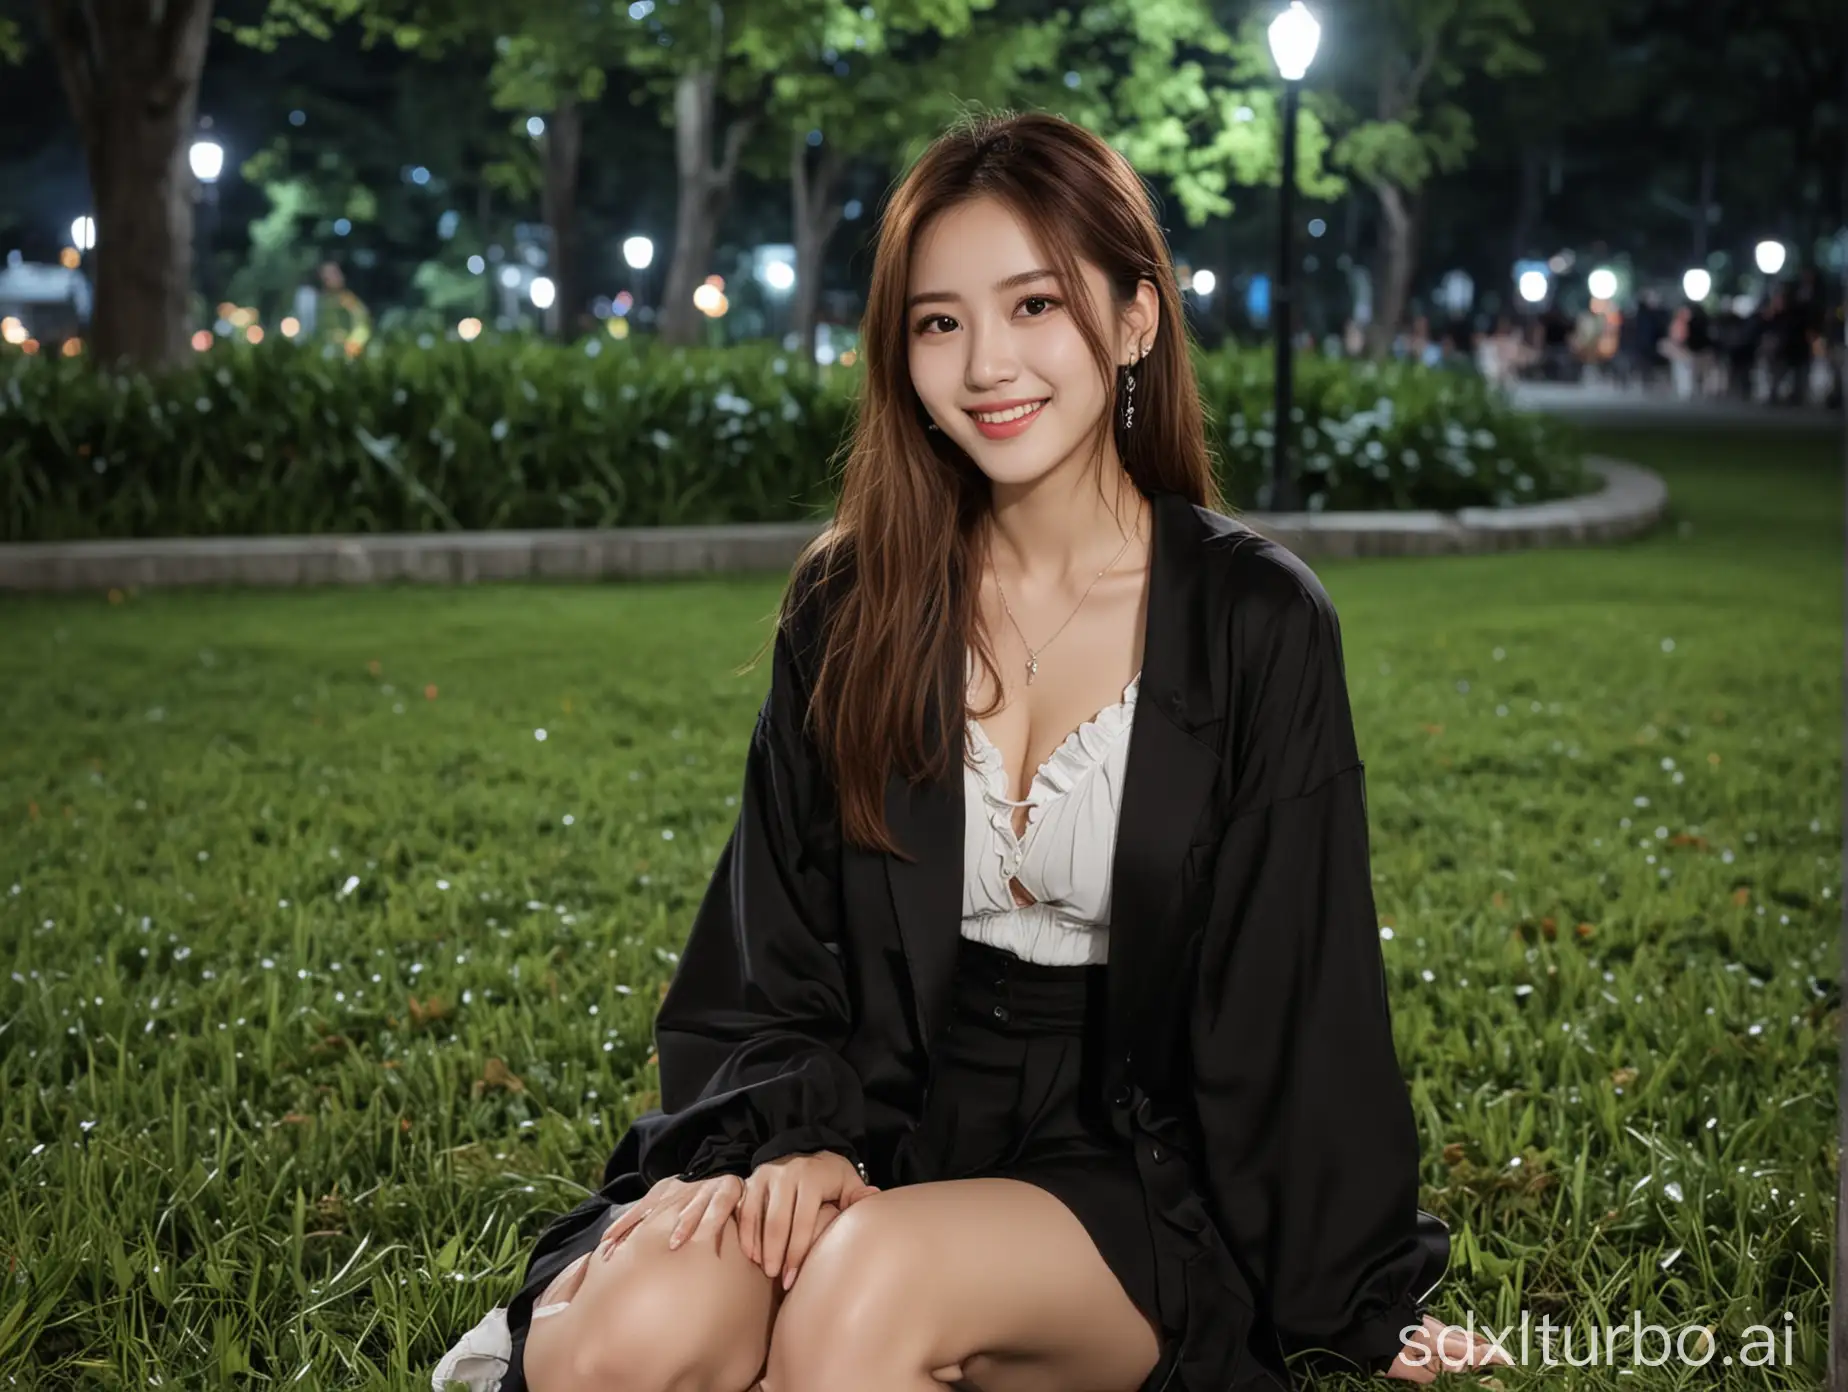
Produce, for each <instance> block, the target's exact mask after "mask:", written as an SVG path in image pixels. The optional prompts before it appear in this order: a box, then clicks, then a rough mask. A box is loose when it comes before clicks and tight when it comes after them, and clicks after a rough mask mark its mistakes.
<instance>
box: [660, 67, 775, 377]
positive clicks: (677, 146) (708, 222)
mask: <svg viewBox="0 0 1848 1392" xmlns="http://www.w3.org/2000/svg"><path fill="white" fill-rule="evenodd" d="M717 123H718V75H717V74H716V73H714V72H710V71H706V72H689V73H687V74H685V75H684V76H683V77H681V79H680V81H679V83H678V84H677V85H676V87H675V89H674V157H675V163H676V165H677V166H678V169H679V177H680V190H679V197H678V199H677V204H676V211H675V218H674V254H673V258H672V260H671V261H670V262H669V264H668V268H667V284H666V288H665V289H663V291H662V293H661V307H660V320H659V322H660V325H661V341H662V342H663V343H666V344H668V345H670V346H672V347H679V348H685V347H690V346H692V345H693V344H694V343H696V342H698V341H699V326H700V322H701V318H702V316H701V314H700V312H699V310H698V309H696V308H695V307H694V305H693V291H694V290H695V289H696V288H697V287H698V286H699V285H700V283H701V282H703V281H704V280H705V278H706V274H707V271H706V267H707V265H708V264H709V263H710V261H711V259H712V244H713V242H714V241H715V240H716V239H717V236H718V231H719V219H720V218H722V217H723V216H724V214H725V204H726V201H727V200H728V199H729V198H730V196H731V188H732V179H733V176H734V175H735V174H736V173H737V170H738V156H739V155H740V154H741V153H742V152H743V150H744V142H745V140H746V139H747V138H749V136H750V133H751V127H752V126H753V125H754V124H755V123H754V121H753V120H751V119H748V118H740V119H738V120H734V121H732V122H730V123H729V124H728V125H727V126H726V128H725V153H724V154H723V156H721V158H720V160H719V162H718V163H717V164H716V165H715V164H714V163H713V162H712V135H713V129H714V127H715V126H716V125H717Z"/></svg>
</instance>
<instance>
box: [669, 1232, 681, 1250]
mask: <svg viewBox="0 0 1848 1392" xmlns="http://www.w3.org/2000/svg"><path fill="white" fill-rule="evenodd" d="M679 1245H680V1234H679V1233H675V1234H674V1235H673V1236H672V1237H670V1238H668V1240H667V1250H668V1251H670V1252H671V1251H673V1250H674V1249H675V1248H676V1247H678V1246H679Z"/></svg>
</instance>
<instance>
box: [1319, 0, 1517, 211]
mask: <svg viewBox="0 0 1848 1392" xmlns="http://www.w3.org/2000/svg"><path fill="white" fill-rule="evenodd" d="M1538 4H1539V0H1393V3H1391V4H1386V5H1382V6H1377V7H1371V8H1369V9H1368V10H1366V11H1365V12H1364V13H1362V14H1354V15H1353V16H1352V17H1353V18H1354V19H1355V21H1356V22H1357V24H1358V25H1359V28H1358V30H1357V31H1356V32H1350V33H1344V34H1343V36H1342V38H1343V41H1344V42H1346V43H1348V44H1350V45H1353V46H1354V47H1355V48H1356V49H1358V50H1361V51H1364V52H1366V53H1368V54H1370V55H1372V56H1371V59H1370V61H1365V62H1362V63H1361V64H1359V65H1358V66H1353V67H1350V68H1349V76H1348V77H1347V78H1346V80H1345V81H1344V82H1340V83H1338V84H1337V85H1336V86H1335V88H1334V89H1333V90H1331V91H1325V92H1322V93H1319V94H1318V96H1317V99H1316V102H1315V105H1317V106H1318V107H1319V108H1320V109H1321V110H1322V111H1323V112H1324V113H1325V114H1326V115H1327V118H1328V120H1329V121H1330V123H1331V124H1333V125H1335V126H1337V127H1338V128H1340V129H1341V131H1342V134H1341V136H1340V138H1339V139H1338V140H1337V141H1336V142H1335V145H1334V149H1333V150H1332V152H1331V154H1330V158H1331V159H1332V161H1333V162H1334V163H1335V164H1336V165H1337V166H1338V167H1340V168H1342V169H1345V170H1349V171H1351V172H1352V173H1353V174H1354V175H1355V176H1356V177H1357V178H1359V179H1361V180H1363V181H1364V182H1366V183H1369V184H1375V185H1379V184H1387V185H1392V186H1394V187H1397V188H1401V189H1406V190H1411V189H1416V188H1418V187H1420V186H1421V185H1422V184H1424V183H1425V181H1426V180H1428V179H1430V178H1431V177H1432V175H1434V174H1437V173H1451V172H1454V171H1456V170H1458V169H1461V168H1462V167H1463V165H1464V163H1465V162H1466V160H1467V159H1468V157H1469V153H1470V151H1471V150H1472V149H1473V148H1474V146H1475V133H1474V128H1473V125H1472V123H1471V120H1470V116H1469V113H1468V112H1467V111H1465V110H1464V109H1463V108H1462V107H1461V106H1458V105H1456V104H1455V103H1453V102H1451V101H1449V100H1447V96H1448V94H1450V93H1453V92H1454V91H1456V89H1457V88H1459V87H1460V86H1461V85H1462V84H1463V81H1464V79H1465V77H1466V76H1467V75H1468V74H1470V73H1472V72H1480V73H1483V74H1486V75H1487V76H1490V77H1493V78H1509V77H1514V76H1517V75H1522V74H1529V73H1533V72H1535V71H1537V70H1538V69H1539V68H1540V66H1541V61H1540V58H1539V56H1538V55H1537V54H1536V53H1535V52H1534V50H1533V48H1532V47H1531V46H1530V45H1529V42H1528V39H1529V36H1530V35H1531V34H1532V33H1533V31H1534V22H1533V17H1532V14H1531V13H1530V11H1531V10H1533V9H1534V8H1536V7H1537V5H1538ZM1363 113H1364V114H1363Z"/></svg>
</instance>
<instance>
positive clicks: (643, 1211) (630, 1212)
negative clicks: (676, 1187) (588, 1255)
mask: <svg viewBox="0 0 1848 1392" xmlns="http://www.w3.org/2000/svg"><path fill="white" fill-rule="evenodd" d="M652 1211H653V1210H651V1209H649V1208H648V1207H647V1206H646V1205H645V1204H644V1203H643V1202H642V1201H641V1200H639V1199H638V1200H637V1201H636V1202H634V1203H632V1204H630V1205H629V1206H628V1207H627V1208H626V1209H624V1210H623V1211H622V1212H621V1213H620V1214H618V1215H617V1216H616V1219H615V1221H614V1222H612V1223H611V1224H610V1225H609V1226H608V1227H607V1228H605V1229H604V1230H603V1236H602V1237H601V1238H600V1239H599V1240H598V1242H597V1255H598V1256H600V1257H601V1258H602V1259H603V1260H604V1261H608V1260H609V1259H610V1253H612V1252H614V1251H615V1250H616V1246H617V1244H618V1243H620V1242H621V1241H622V1240H623V1239H624V1238H625V1237H627V1236H628V1235H629V1234H630V1233H631V1232H633V1231H634V1230H635V1229H636V1228H638V1227H640V1226H641V1225H642V1222H643V1220H645V1219H646V1218H647V1217H648V1215H649V1213H650V1212H652Z"/></svg>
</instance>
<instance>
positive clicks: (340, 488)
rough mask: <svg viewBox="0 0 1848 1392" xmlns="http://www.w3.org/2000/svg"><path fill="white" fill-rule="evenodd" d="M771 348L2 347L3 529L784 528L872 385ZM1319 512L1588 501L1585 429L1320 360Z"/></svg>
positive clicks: (1251, 401)
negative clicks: (131, 370)
mask: <svg viewBox="0 0 1848 1392" xmlns="http://www.w3.org/2000/svg"><path fill="white" fill-rule="evenodd" d="M1198 368H1199V373H1200V379H1201V386H1202V389H1203V393H1204V396H1205V400H1206V402H1207V407H1208V414H1209V418H1210V420H1211V428H1212V430H1213V434H1214V446H1215V449H1216V451H1217V453H1218V454H1219V456H1220V458H1221V460H1222V467H1223V469H1224V477H1223V483H1224V485H1225V487H1226V491H1227V496H1228V497H1229V499H1230V500H1231V501H1232V502H1233V503H1234V504H1236V505H1237V506H1239V507H1255V506H1259V505H1260V504H1261V502H1262V495H1261V494H1260V492H1259V488H1260V485H1261V483H1262V482H1263V480H1264V479H1265V477H1266V476H1267V473H1268V468H1269V465H1268V450H1269V445H1270V434H1269V431H1270V427H1271V411H1270V407H1269V401H1270V393H1271V369H1270V361H1269V355H1268V354H1265V353H1255V352H1249V351H1229V352H1223V353H1212V354H1202V355H1200V356H1199V358H1198ZM858 379H859V375H858V373H857V372H856V371H855V370H854V369H852V368H843V367H826V368H823V367H814V366H811V365H808V364H805V363H804V362H803V361H802V360H801V359H800V358H799V357H798V356H796V355H792V354H789V353H785V352H781V351H778V350H777V349H776V348H775V347H774V346H771V345H767V344H766V345H752V346H744V347H735V348H724V349H694V350H688V351H684V352H674V351H671V350H666V349H662V348H660V347H658V346H657V345H652V344H650V345H640V346H638V345H634V344H617V343H614V342H603V341H601V340H590V341H588V342H586V343H584V344H582V345H580V346H577V347H571V348H565V347H559V346H557V345H554V344H550V343H545V342H541V341H537V340H532V339H498V340H493V341H482V342H477V343H461V342H457V341H455V340H434V339H429V338H426V339H423V340H420V341H409V340H406V341H398V342H393V343H386V344H381V345H375V346H374V348H373V349H372V350H371V351H369V352H368V353H366V354H365V355H364V356H362V357H360V358H358V359H355V360H350V361H349V360H347V359H345V358H340V357H327V356H325V355H324V354H323V353H322V352H321V351H320V350H319V349H318V348H308V347H298V346H296V345H294V344H291V343H288V342H286V341H284V342H280V343H274V344H267V345H264V346H262V347H257V348H252V347H249V346H246V345H232V344H222V345H219V346H217V347H214V348H213V349H211V350H210V351H208V352H206V353H203V354H201V355H199V357H198V358H197V360H196V361H195V362H194V363H192V364H190V365H189V366H188V367H186V368H185V369H183V370H181V371H179V372H177V373H174V374H171V375H168V376H165V377H161V378H156V379H150V378H148V377H146V376H143V375H139V374H114V373H99V372H97V371H95V370H94V369H93V368H90V367H88V366H87V365H85V364H84V363H82V362H81V361H70V360H62V359H57V360H50V359H44V358H38V357H23V356H18V355H9V356H6V357H0V539H5V540H12V541H25V540H76V539H85V538H100V537H151V536H229V535H279V534H298V533H329V532H427V531H444V530H455V529H471V530H473V529H496V528H547V527H602V526H654V525H662V524H670V523H720V522H747V521H775V520H788V519H795V518H801V517H806V516H813V515H816V514H817V513H821V512H825V511H826V510H827V508H828V506H829V499H830V494H831V487H832V481H833V470H834V468H835V465H836V463H837V461H838V456H839V454H840V446H841V444H842V442H843V441H844V440H845V438H846V431H847V429H848V427H849V425H850V422H851V418H852V412H853V409H854V398H855V393H856V392H857V389H858ZM1296 391H1297V398H1296V399H1297V410H1296V412H1295V415H1296V419H1297V429H1298V432H1299V435H1298V445H1299V447H1298V451H1297V454H1296V456H1295V458H1296V461H1297V466H1298V468H1299V471H1300V477H1301V479H1302V482H1303V487H1304V492H1305V496H1306V500H1307V505H1308V506H1309V507H1310V508H1312V509H1321V508H1330V509H1348V508H1354V509H1372V508H1441V509H1453V508H1459V507H1465V506H1472V505H1505V504H1508V503H1516V502H1535V501H1540V500H1542V499H1546V498H1553V497H1562V496H1567V495H1570V494H1573V493H1579V492H1584V491H1587V490H1588V489H1589V488H1590V487H1591V486H1592V483H1591V481H1590V480H1589V479H1588V478H1587V477H1586V476H1585V475H1584V474H1583V472H1582V470H1581V468H1580V465H1579V463H1578V459H1577V451H1576V449H1575V447H1574V444H1573V441H1572V438H1571V436H1570V435H1569V434H1568V433H1566V432H1565V431H1564V430H1563V429H1562V428H1561V427H1560V426H1559V425H1558V424H1557V423H1554V422H1550V421H1545V420H1542V419H1539V418H1537V417H1530V416H1523V415H1521V414H1518V413H1516V412H1515V411H1514V410H1513V409H1512V408H1511V407H1510V406H1509V405H1508V404H1507V402H1506V401H1505V400H1503V399H1502V398H1501V397H1500V396H1499V395H1498V394H1496V393H1495V392H1493V391H1492V390H1490V389H1489V388H1487V387H1486V386H1485V385H1484V384H1482V383H1481V382H1480V381H1478V380H1477V379H1474V378H1471V377H1467V376H1462V375H1457V374H1452V373H1445V372H1434V371H1427V370H1425V369H1421V368H1408V367H1402V366H1398V365H1388V366H1384V367H1378V366H1374V365H1371V364H1361V365H1354V364H1349V363H1341V362H1331V361H1326V360H1322V359H1319V358H1313V357H1305V358H1304V359H1303V360H1302V361H1301V363H1300V364H1299V367H1298V370H1297V387H1296Z"/></svg>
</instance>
